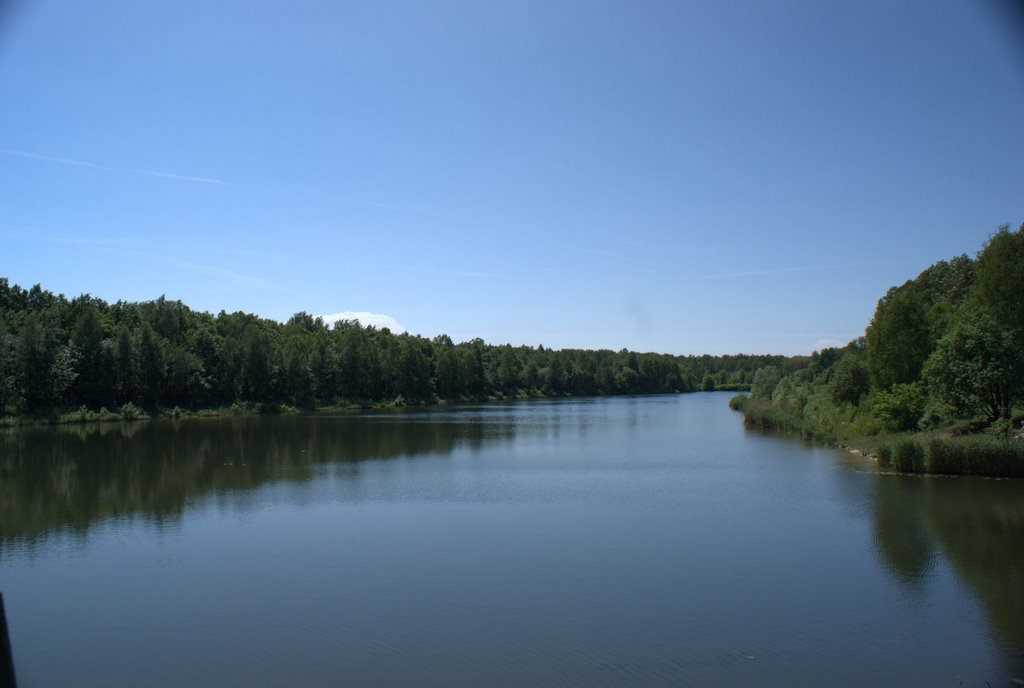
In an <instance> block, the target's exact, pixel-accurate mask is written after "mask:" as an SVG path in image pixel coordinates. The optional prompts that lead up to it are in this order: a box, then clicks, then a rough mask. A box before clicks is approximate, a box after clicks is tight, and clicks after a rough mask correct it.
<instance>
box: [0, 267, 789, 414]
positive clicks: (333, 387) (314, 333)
mask: <svg viewBox="0 0 1024 688" xmlns="http://www.w3.org/2000/svg"><path fill="white" fill-rule="evenodd" d="M790 365H791V363H790V359H787V358H786V357H784V356H747V355H734V356H670V355H666V354H654V353H637V352H633V351H628V350H625V349H623V350H621V351H618V352H614V351H608V350H600V351H581V350H571V349H566V350H562V351H555V350H551V349H546V348H544V347H542V346H540V347H536V348H534V347H528V346H520V347H513V346H509V345H507V344H506V345H502V346H492V345H488V344H485V343H484V342H483V341H482V340H480V339H473V340H471V341H468V342H461V343H458V344H457V343H455V342H453V341H452V340H451V338H450V337H447V336H446V335H441V336H438V337H435V338H434V339H432V340H429V339H425V338H423V337H417V336H413V335H409V334H402V335H397V334H394V333H392V332H390V331H388V330H386V329H377V328H374V327H363V326H362V325H360V324H359V323H357V322H354V321H341V322H338V323H335V324H334V326H333V327H328V325H327V324H325V323H324V322H323V320H322V319H320V318H318V317H316V316H313V315H310V314H308V313H305V312H300V313H296V314H295V315H294V316H292V317H291V318H290V319H289V320H288V321H287V322H286V323H284V324H281V323H278V322H274V321H271V320H266V319H263V318H259V317H257V316H255V315H251V314H247V313H240V312H239V313H226V312H221V313H219V314H217V315H211V314H209V313H201V312H195V311H192V310H191V309H189V308H188V307H187V306H185V305H184V304H182V303H181V302H180V301H170V300H168V299H166V298H165V297H160V298H159V299H156V300H155V301H147V302H143V303H127V302H123V301H119V302H117V303H115V304H112V305H111V304H107V303H105V302H104V301H102V300H100V299H96V298H93V297H90V296H88V295H83V296H80V297H77V298H75V299H72V300H67V299H65V298H64V297H63V296H54V295H53V294H51V293H49V292H47V291H44V290H43V289H42V288H40V287H39V286H38V285H37V286H35V287H33V288H32V289H30V290H24V289H21V288H20V287H18V286H11V285H10V284H9V282H8V281H7V280H6V279H3V278H0V413H4V412H7V413H16V414H32V415H36V416H43V417H52V416H51V415H50V414H53V413H56V414H58V415H59V412H60V411H61V410H63V409H75V408H77V407H80V406H83V405H84V407H85V408H86V410H87V411H88V412H89V413H98V411H97V409H99V408H101V407H106V408H108V409H109V408H120V409H122V412H123V413H122V414H121V415H125V416H133V417H135V416H137V417H141V416H142V414H143V413H145V412H144V411H142V409H147V410H150V411H155V410H159V409H161V408H168V407H175V408H180V409H182V410H183V412H188V411H190V410H195V409H200V408H207V409H209V408H215V407H220V408H222V409H226V410H228V411H230V412H238V413H250V412H253V411H256V410H264V411H280V410H282V409H288V408H313V407H316V406H329V405H340V406H357V407H358V406H368V405H384V404H394V403H401V404H419V403H433V402H436V401H438V400H459V399H466V400H469V399H484V398H523V397H531V396H539V395H551V396H563V395H600V394H652V393H665V392H682V391H691V390H693V389H695V388H696V387H699V386H701V385H706V386H708V387H709V388H715V389H719V388H722V389H732V390H740V389H747V387H748V385H749V384H750V382H751V380H752V379H753V376H754V371H756V370H758V369H760V368H764V367H766V366H775V367H777V368H778V369H780V370H782V369H785V368H786V367H787V366H790ZM232 410H233V411H232ZM108 414H112V415H117V414H113V412H109V411H108ZM68 415H69V417H70V416H74V417H75V418H80V419H81V418H84V417H85V416H83V415H82V413H80V412H79V411H72V412H71V413H70V414H68Z"/></svg>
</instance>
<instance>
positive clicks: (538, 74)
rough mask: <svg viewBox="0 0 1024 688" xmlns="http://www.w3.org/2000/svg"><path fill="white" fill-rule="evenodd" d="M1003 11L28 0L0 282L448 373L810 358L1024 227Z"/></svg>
mask: <svg viewBox="0 0 1024 688" xmlns="http://www.w3.org/2000/svg"><path fill="white" fill-rule="evenodd" d="M1022 113H1024V33H1022V32H1021V31H1020V24H1019V23H1016V22H1015V21H1013V18H1012V17H1011V16H1009V15H1008V14H1005V13H1003V10H1002V9H1001V6H1000V5H998V4H995V3H992V4H989V3H986V2H983V1H979V0H943V1H941V2H934V0H931V1H928V2H917V1H914V0H900V1H898V2H892V1H891V0H885V1H875V0H865V1H863V2H838V1H837V2H821V1H820V0H807V1H799V2H797V1H788V0H780V1H778V2H763V1H761V0H751V1H749V2H738V1H732V0H725V1H723V2H701V3H696V2H682V1H678V0H674V1H672V2H599V1H596V0H588V1H585V2H560V1H557V0H555V1H550V0H548V1H545V2H528V1H523V2H503V3H498V2H477V1H467V2H447V1H431V2H387V3H383V2H382V3H347V2H338V1H331V2H309V1H306V0H295V1H291V2H287V3H285V2H277V3H270V2H267V3H257V2H251V1H246V2H241V1H239V2H230V1H223V2H214V3H210V2H193V1H191V0H184V1H182V0H175V1H174V2H164V1H163V0H150V1H147V2H137V1H135V0H127V1H124V2H116V1H109V0H95V1H93V2H88V3H83V2H70V1H68V0H64V1H61V2H57V1H53V0H25V1H23V2H21V3H17V4H15V5H14V7H13V9H12V10H11V11H9V12H7V13H6V15H5V16H4V18H3V22H2V23H0V247H2V248H0V275H5V276H7V277H9V278H10V279H11V281H12V282H15V283H18V284H22V285H24V286H28V285H31V284H34V283H37V282H38V283H41V284H42V285H43V286H44V287H46V288H48V289H51V290H53V291H57V292H63V293H65V294H67V295H69V296H73V295H77V294H79V293H83V292H87V293H91V294H93V295H95V296H99V297H101V298H104V299H107V300H109V301H116V300H118V299H126V300H142V299H151V298H155V297H157V296H159V295H161V294H166V295H167V297H168V298H172V299H181V300H183V301H184V302H186V303H187V304H189V305H190V306H192V307H194V308H198V309H202V310H209V311H212V312H217V311H219V310H221V309H225V310H228V311H234V310H245V311H249V312H256V313H259V314H261V315H264V316H267V317H272V318H277V319H281V320H283V319H286V318H287V317H288V316H290V315H291V314H292V313H294V312H296V311H300V310H305V311H308V312H311V313H316V314H331V313H339V312H369V313H375V314H380V315H383V316H388V317H390V318H392V319H394V320H395V321H397V322H398V323H401V325H403V326H404V327H406V328H408V329H409V330H410V331H412V332H416V333H421V334H424V335H427V336H434V335H436V334H439V333H442V332H445V333H448V334H449V335H451V336H452V337H453V338H454V339H455V340H456V341H460V340H465V339H470V338H472V337H476V336H479V337H482V338H484V339H485V340H487V341H490V342H495V343H502V342H511V343H514V344H531V345H536V344H540V343H543V344H544V345H545V346H552V347H555V348H560V347H570V346H571V347H588V348H611V349H619V348H622V347H627V348H629V349H633V350H639V351H664V352H670V353H680V354H686V353H713V354H718V353H736V352H741V351H742V352H749V353H754V352H757V353H785V354H794V353H809V352H810V351H811V350H813V349H816V348H819V347H821V346H827V345H832V344H837V343H839V344H841V343H845V342H846V341H848V340H850V339H852V338H853V337H856V336H858V335H860V334H862V333H863V330H864V326H865V325H866V324H867V322H868V321H869V319H870V318H871V314H872V312H873V310H874V306H875V302H876V301H877V299H878V298H879V297H880V296H881V295H882V294H883V293H884V292H885V290H886V289H887V288H888V287H889V286H890V285H893V284H897V283H901V282H903V281H904V280H906V279H908V278H911V277H913V276H915V275H916V274H917V273H918V272H920V271H921V270H922V269H924V268H925V267H927V266H928V265H929V264H931V263H933V262H934V261H936V260H939V259H943V258H949V257H951V256H954V255H958V254H961V253H968V254H973V253H974V252H975V251H977V250H978V248H979V247H980V246H981V244H982V243H983V241H984V240H985V238H986V237H987V236H988V234H989V233H991V232H992V231H993V230H995V229H996V228H997V227H998V226H999V225H1000V224H1002V223H1007V222H1009V223H1011V224H1013V225H1017V224H1019V223H1020V222H1021V221H1022V220H1024V164H1022V161H1024V114H1022Z"/></svg>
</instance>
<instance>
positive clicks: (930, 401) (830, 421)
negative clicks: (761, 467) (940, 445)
mask: <svg viewBox="0 0 1024 688" xmlns="http://www.w3.org/2000/svg"><path fill="white" fill-rule="evenodd" d="M1022 395H1024V225H1021V226H1020V227H1019V228H1018V229H1017V230H1016V231H1013V230H1011V229H1010V227H1009V225H1004V226H1003V227H1000V228H999V230H998V231H996V232H995V233H994V234H993V235H992V236H991V237H990V238H989V240H988V241H987V242H986V243H985V245H984V246H983V247H982V249H981V250H980V251H979V252H978V254H977V256H976V257H975V258H973V259H972V258H969V257H968V256H966V255H961V256H957V257H955V258H953V259H951V260H948V261H945V260H943V261H939V262H937V263H935V264H934V265H931V266H930V267H928V268H927V269H926V270H924V271H923V272H922V273H921V274H920V275H918V276H917V277H916V278H914V279H912V280H908V281H907V282H905V283H904V284H902V285H900V286H896V287H892V288H891V289H889V291H888V292H887V293H886V294H885V296H883V297H882V298H881V299H879V301H878V305H877V307H876V309H875V314H874V317H873V318H872V320H871V323H870V324H869V325H868V327H867V329H866V331H865V334H864V336H863V337H861V338H858V339H856V340H854V341H852V342H850V343H849V344H848V345H847V346H845V347H843V348H841V349H826V350H823V351H821V352H816V353H815V354H814V355H813V356H812V357H811V358H810V359H808V360H807V361H806V365H805V366H803V367H802V368H801V369H799V370H796V371H792V370H791V371H789V372H787V371H785V370H783V369H782V368H780V367H778V366H769V367H766V368H764V369H762V370H760V371H758V372H757V374H756V375H755V377H754V380H753V384H752V389H751V397H752V398H753V399H754V400H755V401H757V400H760V401H761V402H770V408H767V409H766V408H765V407H763V406H762V407H759V406H758V405H757V404H756V403H755V404H752V405H750V408H749V409H746V412H747V413H748V418H750V414H752V413H753V414H758V413H763V414H764V417H765V418H766V419H774V420H771V423H772V424H777V425H794V424H795V425H799V426H800V427H802V428H803V429H804V430H805V431H807V432H809V434H820V435H821V436H822V437H825V438H833V439H834V438H842V437H844V436H849V435H851V434H853V435H871V434H878V433H886V432H901V431H909V430H933V429H936V428H944V427H951V426H952V425H955V424H957V423H959V424H960V426H961V429H962V430H963V431H964V432H969V431H971V430H972V428H974V429H977V428H986V427H987V428H990V429H992V430H997V431H999V432H1002V433H1003V434H1005V433H1006V432H1008V431H1010V430H1011V429H1012V425H1013V423H1014V422H1016V421H1018V420H1019V419H1018V418H1016V417H1015V416H1014V409H1015V404H1017V403H1018V402H1019V401H1020V399H1021V398H1022ZM759 409H760V410H759ZM772 413H781V414H782V415H771V414H772ZM972 423H973V424H974V425H973V426H972Z"/></svg>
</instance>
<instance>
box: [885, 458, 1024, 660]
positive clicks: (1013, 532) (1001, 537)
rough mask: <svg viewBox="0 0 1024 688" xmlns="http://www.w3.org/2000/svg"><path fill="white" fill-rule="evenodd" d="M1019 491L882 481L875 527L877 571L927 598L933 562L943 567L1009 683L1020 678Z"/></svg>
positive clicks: (1009, 485)
mask: <svg viewBox="0 0 1024 688" xmlns="http://www.w3.org/2000/svg"><path fill="white" fill-rule="evenodd" d="M1022 487H1024V486H1022V485H1020V484H1019V483H1017V482H1016V481H1007V480H987V479H977V478H927V477H917V476H899V475H880V476H878V479H877V480H875V482H874V507H875V508H874V511H873V519H872V525H873V529H874V537H875V545H876V549H877V552H878V555H879V559H880V561H881V563H882V565H883V566H884V567H885V569H886V570H887V571H889V572H890V573H891V574H892V575H893V577H894V578H895V579H896V580H897V581H899V584H900V585H902V586H904V587H905V588H906V589H907V590H908V591H910V592H911V593H912V594H914V595H920V596H924V595H925V593H926V589H927V586H928V583H929V580H930V578H931V576H930V574H931V572H932V569H933V567H934V565H935V561H936V558H937V557H941V558H942V559H943V560H944V561H945V562H947V564H948V565H949V567H950V568H951V569H952V571H953V572H954V574H955V575H956V577H957V579H958V580H959V582H960V583H962V584H963V585H965V586H966V587H967V588H969V589H970V591H971V592H972V593H973V595H974V596H975V598H976V599H977V600H978V602H979V603H980V604H981V606H982V607H983V609H984V611H985V614H986V616H987V618H988V622H989V629H990V632H991V634H992V636H993V639H994V641H995V643H996V644H997V645H998V646H999V647H1000V649H1001V652H1002V655H1003V656H1004V658H1005V659H1006V661H1007V664H1008V669H1009V670H1010V671H1011V672H1012V675H1015V676H1021V677H1024V547H1021V543H1022V536H1024V491H1022V489H1021V488H1022ZM950 623H951V624H955V623H957V622H956V620H955V619H950Z"/></svg>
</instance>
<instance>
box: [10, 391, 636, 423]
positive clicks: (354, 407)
mask: <svg viewBox="0 0 1024 688" xmlns="http://www.w3.org/2000/svg"><path fill="white" fill-rule="evenodd" d="M587 396H594V395H587ZM596 396H616V395H596ZM566 398H573V395H569V394H546V393H545V392H543V391H542V390H539V389H530V390H523V389H520V390H516V391H515V392H514V393H509V394H503V393H500V392H499V393H496V394H488V395H482V396H471V395H461V396H459V397H455V398H441V397H438V396H435V395H431V396H429V397H423V398H412V397H404V396H402V395H399V396H397V397H395V398H393V399H387V400H369V399H355V398H353V399H338V400H336V401H335V403H333V404H329V405H322V406H315V407H308V408H298V407H295V406H292V405H290V404H286V403H283V402H278V403H265V402H241V401H239V402H235V403H234V404H231V405H230V406H219V407H214V408H204V409H182V408H179V407H177V406H176V407H174V408H173V409H167V408H159V407H158V408H151V409H142V408H140V407H138V406H136V405H135V404H131V403H128V404H125V405H123V406H122V407H121V408H119V409H113V410H111V409H107V408H106V407H103V408H100V409H98V410H96V409H89V408H86V407H85V406H82V407H80V408H78V409H75V410H71V411H68V410H61V409H48V410H46V411H42V412H38V413H35V414H31V415H19V416H0V428H16V427H31V426H42V425H73V424H80V423H118V422H124V421H138V420H158V419H175V420H177V419H183V418H224V417H230V416H252V415H273V414H285V413H342V412H352V411H372V410H384V409H390V410H399V409H408V408H418V407H422V406H449V405H455V404H480V403H491V402H502V401H527V400H530V399H566Z"/></svg>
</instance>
